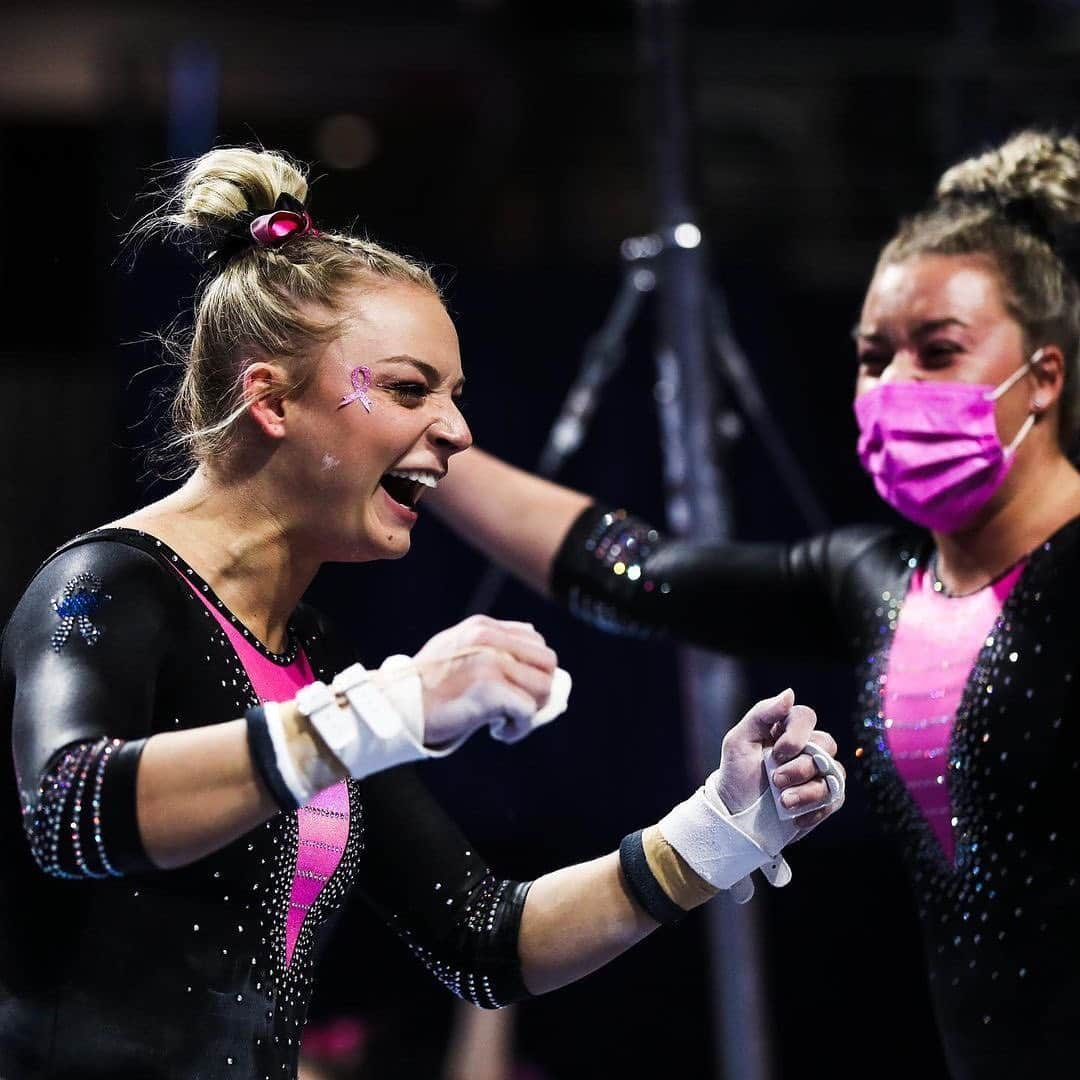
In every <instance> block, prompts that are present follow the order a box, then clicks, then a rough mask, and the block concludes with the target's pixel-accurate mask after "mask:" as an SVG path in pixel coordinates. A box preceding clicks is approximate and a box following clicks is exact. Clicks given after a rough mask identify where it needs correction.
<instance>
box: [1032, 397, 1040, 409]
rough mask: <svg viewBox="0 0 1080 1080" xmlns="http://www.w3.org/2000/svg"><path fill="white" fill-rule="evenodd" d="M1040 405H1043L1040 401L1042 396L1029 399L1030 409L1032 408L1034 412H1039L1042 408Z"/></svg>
mask: <svg viewBox="0 0 1080 1080" xmlns="http://www.w3.org/2000/svg"><path fill="white" fill-rule="evenodd" d="M1042 407H1043V401H1042V398H1033V399H1032V401H1031V408H1032V409H1033V410H1034V411H1035V412H1040V411H1041V410H1042Z"/></svg>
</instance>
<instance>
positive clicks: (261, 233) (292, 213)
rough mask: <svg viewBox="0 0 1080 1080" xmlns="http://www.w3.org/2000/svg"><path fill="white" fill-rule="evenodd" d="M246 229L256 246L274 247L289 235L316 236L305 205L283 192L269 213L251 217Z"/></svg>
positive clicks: (316, 231) (316, 232) (316, 233)
mask: <svg viewBox="0 0 1080 1080" xmlns="http://www.w3.org/2000/svg"><path fill="white" fill-rule="evenodd" d="M248 231H249V232H250V233H251V238H252V239H253V240H254V241H255V245H256V246H257V247H276V246H277V245H278V244H280V243H282V241H284V240H288V239H289V237H290V236H304V235H306V234H307V233H313V234H314V235H316V236H318V230H317V229H316V228H315V226H314V225H312V223H311V215H310V214H309V213H308V211H307V207H305V206H304V204H303V203H302V202H301V201H300V200H299V199H296V198H294V197H293V196H292V195H286V194H285V193H284V192H282V193H281V194H280V195H279V196H278V197H277V202H276V203H275V204H274V209H273V210H272V211H270V213H269V214H260V215H259V216H258V217H256V218H253V219H252V221H251V224H250V225H249V226H248Z"/></svg>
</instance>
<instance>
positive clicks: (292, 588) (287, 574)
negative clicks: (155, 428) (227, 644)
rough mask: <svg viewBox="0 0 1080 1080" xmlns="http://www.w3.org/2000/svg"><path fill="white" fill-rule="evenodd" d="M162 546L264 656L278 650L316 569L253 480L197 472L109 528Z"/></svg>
mask: <svg viewBox="0 0 1080 1080" xmlns="http://www.w3.org/2000/svg"><path fill="white" fill-rule="evenodd" d="M115 524H116V525H122V526H127V527H129V528H137V529H141V530H143V531H144V532H147V533H149V534H150V535H152V536H156V537H157V538H158V539H159V540H162V541H163V542H164V543H166V544H168V545H169V547H171V548H173V549H174V550H175V551H176V552H177V553H178V554H179V555H181V556H182V557H183V558H184V559H185V561H187V562H188V563H190V565H191V566H192V567H193V568H194V569H195V570H196V571H198V573H199V574H201V575H202V577H204V578H205V579H206V581H207V582H208V583H209V584H210V587H211V588H212V589H213V590H214V592H216V593H217V594H218V596H220V597H221V599H222V600H223V601H224V602H225V604H226V606H227V607H228V608H229V609H230V610H231V611H232V612H233V614H234V615H236V617H237V618H238V619H240V621H241V622H242V623H244V625H245V626H247V627H248V629H249V630H251V632H252V633H253V634H255V635H256V637H258V638H259V640H260V641H262V642H263V643H264V644H265V645H266V646H267V647H268V648H270V649H271V650H273V651H275V652H281V651H283V650H284V648H285V643H286V638H287V627H288V620H289V616H290V615H291V614H292V612H293V610H294V609H295V608H296V605H297V604H298V603H299V602H300V599H301V597H302V596H303V594H304V592H305V590H306V589H307V587H308V586H309V585H310V584H311V581H312V579H313V578H314V576H315V573H316V571H317V570H318V568H319V561H318V560H317V559H315V558H312V557H310V556H306V555H305V554H304V552H303V551H302V550H300V546H299V545H298V544H297V542H296V539H295V535H294V532H293V530H291V529H290V527H289V523H288V522H287V521H286V520H285V519H284V518H283V517H282V516H281V515H280V514H279V513H277V512H275V509H274V508H273V506H272V505H271V504H270V502H269V500H267V499H266V498H265V495H264V493H263V492H262V491H261V490H260V485H259V482H258V480H257V478H245V479H241V480H239V481H235V482H234V481H223V480H221V479H219V478H217V477H214V476H212V475H210V474H209V473H207V472H206V471H204V469H203V468H201V467H200V468H199V469H197V470H196V471H195V473H194V474H193V475H192V476H191V477H190V478H189V479H188V480H187V482H186V483H185V484H184V485H183V487H181V488H180V489H179V490H178V491H176V492H174V493H173V494H171V495H168V496H166V497H165V498H164V499H162V500H160V501H159V502H156V503H152V504H151V505H150V506H147V507H144V508H143V509H141V510H138V511H136V512H135V513H134V514H131V515H129V516H128V517H126V518H122V519H121V520H119V521H117V522H115Z"/></svg>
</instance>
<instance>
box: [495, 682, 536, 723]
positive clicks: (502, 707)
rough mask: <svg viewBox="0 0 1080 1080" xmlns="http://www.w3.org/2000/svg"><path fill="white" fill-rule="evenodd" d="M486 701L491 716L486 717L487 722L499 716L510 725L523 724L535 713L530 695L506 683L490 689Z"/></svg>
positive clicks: (534, 704)
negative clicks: (503, 717) (504, 718)
mask: <svg viewBox="0 0 1080 1080" xmlns="http://www.w3.org/2000/svg"><path fill="white" fill-rule="evenodd" d="M487 701H488V703H489V704H490V706H491V710H490V711H491V715H489V716H488V717H487V720H489V721H490V720H492V719H494V718H495V716H496V715H497V714H501V715H503V716H505V717H506V718H507V719H508V720H509V721H510V722H511V723H514V722H524V721H526V720H528V719H529V718H530V717H531V716H532V715H533V714H534V713H535V712H536V703H535V701H534V699H533V697H532V695H531V694H529V693H527V692H526V691H524V690H521V689H519V688H518V687H516V686H512V685H511V684H510V683H506V682H504V683H500V684H499V685H498V686H495V687H492V688H491V690H490V692H489V694H488V696H487Z"/></svg>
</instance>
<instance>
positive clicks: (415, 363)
mask: <svg viewBox="0 0 1080 1080" xmlns="http://www.w3.org/2000/svg"><path fill="white" fill-rule="evenodd" d="M376 363H378V364H409V365H410V366H411V367H414V368H416V370H417V371H419V372H420V374H421V375H423V376H424V378H425V379H427V380H428V382H430V383H434V384H435V385H436V386H438V385H439V383H441V382H442V381H443V377H442V372H440V371H439V369H438V368H437V367H435V366H434V365H433V364H429V363H428V362H427V361H426V360H418V359H417V358H416V357H415V356H409V355H408V354H405V355H402V356H384V357H383V358H382V359H381V360H377V361H376ZM464 385H465V377H464V376H462V377H461V378H460V379H458V381H457V382H456V383H455V384H454V389H455V390H460V389H461V388H462V387H463V386H464Z"/></svg>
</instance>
